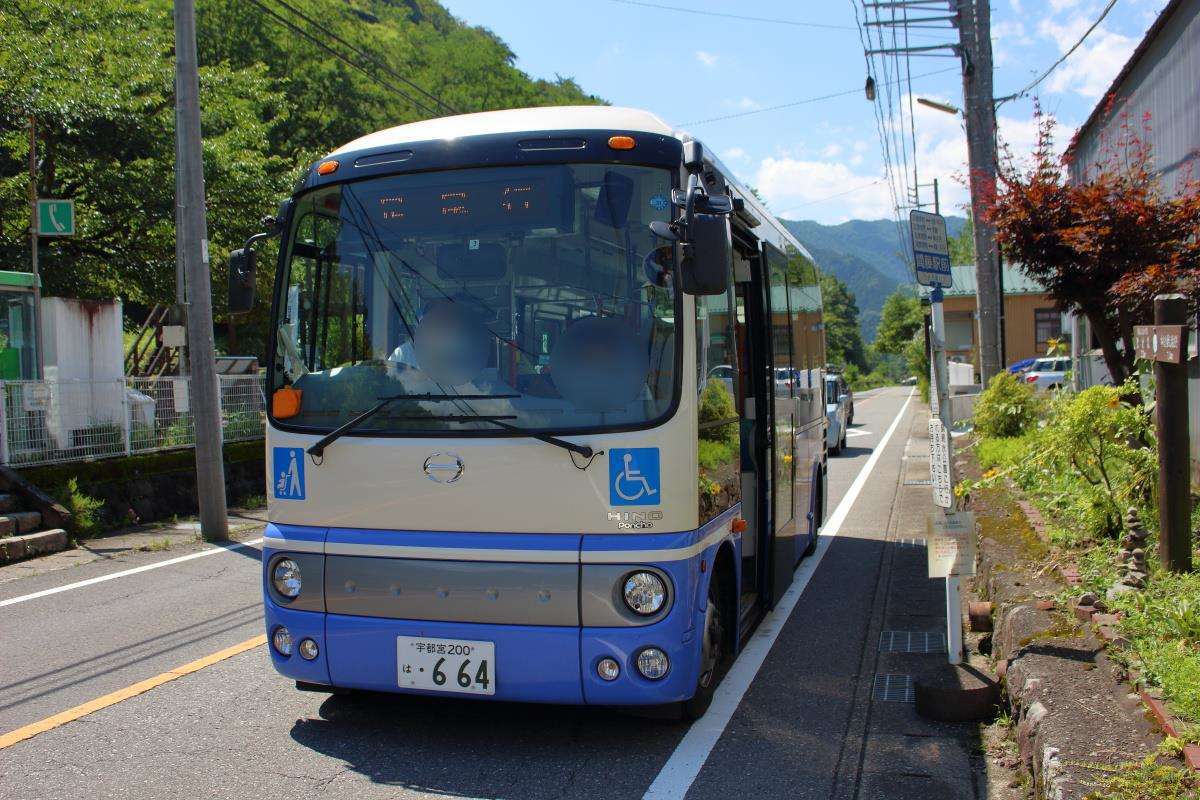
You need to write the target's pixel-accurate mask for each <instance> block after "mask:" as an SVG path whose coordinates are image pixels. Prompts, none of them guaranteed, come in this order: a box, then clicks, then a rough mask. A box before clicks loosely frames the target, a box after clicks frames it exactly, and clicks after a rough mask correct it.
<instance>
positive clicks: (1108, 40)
mask: <svg viewBox="0 0 1200 800" xmlns="http://www.w3.org/2000/svg"><path fill="white" fill-rule="evenodd" d="M1090 24H1091V23H1090V22H1089V21H1088V20H1087V19H1086V18H1083V17H1076V18H1074V19H1072V20H1071V21H1069V22H1067V23H1065V24H1060V23H1058V22H1055V21H1054V20H1050V19H1045V20H1042V22H1041V24H1040V25H1039V26H1038V32H1039V33H1040V34H1041V35H1042V36H1044V37H1046V38H1049V39H1052V40H1054V43H1055V44H1056V45H1058V51H1059V52H1060V53H1065V52H1066V51H1067V50H1068V49H1069V48H1070V47H1071V46H1072V45H1073V44H1075V42H1077V41H1079V37H1080V36H1082V35H1083V32H1084V31H1085V30H1087V28H1088V26H1089V25H1090ZM1136 46H1137V41H1136V40H1135V39H1134V38H1133V37H1131V36H1125V35H1123V34H1120V33H1114V32H1113V31H1110V30H1107V29H1105V28H1104V27H1099V28H1097V29H1096V30H1094V31H1093V32H1092V34H1091V35H1090V36H1089V37H1088V38H1087V40H1086V41H1085V42H1084V43H1083V45H1082V46H1081V47H1080V48H1079V49H1078V50H1076V51H1075V52H1074V53H1072V54H1071V57H1070V58H1068V59H1067V60H1066V61H1065V62H1063V64H1062V65H1061V66H1059V67H1058V69H1056V70H1055V71H1054V72H1053V73H1052V74H1051V75H1050V78H1049V79H1048V80H1047V81H1046V84H1045V85H1046V89H1047V90H1048V91H1051V92H1066V91H1071V92H1075V93H1076V94H1079V95H1082V96H1084V97H1087V98H1089V99H1095V98H1098V97H1100V96H1101V95H1103V94H1104V92H1105V91H1106V90H1107V89H1108V87H1109V84H1111V83H1112V80H1113V78H1115V77H1116V75H1117V72H1119V71H1120V69H1121V66H1122V65H1123V64H1124V63H1125V62H1126V61H1127V60H1128V59H1129V56H1131V55H1132V54H1133V50H1134V48H1135V47H1136Z"/></svg>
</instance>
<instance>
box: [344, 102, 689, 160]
mask: <svg viewBox="0 0 1200 800" xmlns="http://www.w3.org/2000/svg"><path fill="white" fill-rule="evenodd" d="M557 130H564V131H586V130H619V131H632V132H638V131H641V132H643V133H656V134H661V135H663V136H674V135H676V134H675V130H674V129H673V128H672V127H671V126H670V125H668V124H667V123H665V122H663V121H662V120H661V119H659V118H658V117H656V116H655V115H654V114H651V113H650V112H649V111H642V110H640V109H637V108H620V107H617V106H543V107H540V108H513V109H507V110H504V111H481V112H479V113H477V114H460V115H458V116H453V117H437V118H435V119H425V120H421V121H420V122H410V123H408V124H407V125H398V126H396V127H395V128H388V129H386V130H382V131H378V132H377V133H369V134H367V135H366V136H363V137H360V138H358V139H355V140H354V141H352V142H350V143H348V144H345V145H343V146H342V147H339V148H338V149H337V150H335V151H334V152H333V153H332V154H331V155H337V154H339V153H347V152H353V151H355V150H364V149H366V148H370V147H381V146H386V145H401V144H410V143H414V142H428V141H432V140H435V139H460V138H462V137H464V136H486V135H488V134H494V133H519V132H521V131H557Z"/></svg>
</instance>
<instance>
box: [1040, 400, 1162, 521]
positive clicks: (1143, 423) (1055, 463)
mask: <svg viewBox="0 0 1200 800" xmlns="http://www.w3.org/2000/svg"><path fill="white" fill-rule="evenodd" d="M1136 392H1137V388H1136V386H1135V385H1133V384H1130V385H1126V386H1124V387H1113V386H1093V387H1091V388H1090V389H1085V390H1084V391H1082V392H1080V393H1079V394H1076V395H1071V394H1063V395H1060V396H1059V397H1057V398H1056V399H1055V401H1054V403H1053V405H1052V406H1051V410H1050V414H1049V418H1048V420H1047V423H1046V425H1045V426H1044V427H1043V428H1041V429H1040V430H1039V431H1038V432H1037V435H1036V437H1035V438H1034V442H1035V445H1034V447H1033V448H1032V449H1031V454H1032V457H1031V458H1030V459H1028V460H1027V461H1026V462H1025V463H1024V464H1023V465H1022V466H1021V468H1020V470H1019V472H1018V482H1019V483H1020V484H1021V485H1022V487H1023V488H1026V489H1027V490H1029V491H1030V492H1031V493H1033V494H1034V496H1035V498H1036V499H1037V500H1039V505H1041V506H1042V507H1043V508H1044V509H1045V510H1047V511H1049V512H1050V514H1051V515H1052V516H1053V517H1055V518H1056V519H1057V520H1058V521H1059V522H1060V523H1061V524H1062V525H1063V527H1064V528H1066V529H1068V530H1069V531H1072V532H1075V533H1076V534H1077V535H1079V536H1080V537H1082V538H1091V539H1093V540H1095V539H1100V538H1103V537H1115V536H1118V535H1119V534H1120V533H1121V531H1122V530H1123V526H1122V521H1121V518H1122V515H1123V514H1124V512H1125V510H1126V509H1127V508H1129V507H1130V506H1131V505H1132V506H1135V507H1137V508H1139V509H1141V510H1142V512H1143V513H1142V519H1143V520H1144V521H1146V522H1148V523H1150V522H1151V521H1152V520H1153V519H1154V517H1155V515H1154V513H1153V506H1152V497H1153V491H1154V480H1155V474H1156V473H1157V469H1158V460H1157V457H1156V455H1155V450H1154V448H1153V447H1152V446H1147V445H1148V444H1152V443H1153V438H1154V437H1153V433H1152V431H1151V428H1150V419H1149V417H1148V415H1147V414H1146V410H1145V408H1144V407H1143V406H1142V405H1140V404H1135V403H1132V402H1129V401H1130V399H1132V398H1133V397H1134V396H1135V394H1136Z"/></svg>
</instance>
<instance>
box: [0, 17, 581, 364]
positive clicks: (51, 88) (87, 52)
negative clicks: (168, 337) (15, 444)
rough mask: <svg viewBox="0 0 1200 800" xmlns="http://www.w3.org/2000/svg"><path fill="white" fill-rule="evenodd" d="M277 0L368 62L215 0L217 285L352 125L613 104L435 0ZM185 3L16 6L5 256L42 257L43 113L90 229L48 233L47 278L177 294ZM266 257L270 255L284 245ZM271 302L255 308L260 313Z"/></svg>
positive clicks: (204, 50)
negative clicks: (179, 28)
mask: <svg viewBox="0 0 1200 800" xmlns="http://www.w3.org/2000/svg"><path fill="white" fill-rule="evenodd" d="M269 7H270V8H272V10H273V11H275V12H276V13H277V14H278V15H279V16H280V17H282V18H283V19H285V20H288V21H289V22H291V23H292V24H293V25H294V26H295V28H299V29H300V30H304V31H307V32H309V33H311V34H312V35H313V37H314V38H315V39H317V40H318V41H321V42H323V43H324V44H325V45H326V46H329V47H332V48H334V49H336V50H338V51H340V52H342V53H343V54H344V55H346V56H348V57H349V58H350V59H352V60H354V61H357V62H360V63H361V64H363V65H364V66H365V67H366V72H367V73H368V74H364V72H362V71H358V70H356V69H354V68H353V67H351V66H349V65H347V64H345V63H343V62H342V61H340V60H338V59H337V58H335V57H334V56H333V55H331V54H330V53H329V52H328V51H327V50H325V49H323V48H322V47H321V46H318V45H317V44H315V43H314V42H312V41H310V40H308V39H306V38H304V37H303V36H301V35H300V34H299V33H297V32H296V30H295V29H293V28H289V27H287V26H286V25H285V24H284V23H283V22H282V21H280V20H279V19H277V18H275V17H272V16H270V15H269V14H267V13H265V12H264V11H263V10H262V9H261V8H259V7H258V6H257V5H255V4H254V3H252V2H250V0H199V2H198V3H197V27H198V30H197V39H198V47H199V57H200V67H201V68H200V102H201V110H202V129H203V135H204V167H205V189H206V194H207V198H206V199H207V203H208V228H209V240H210V245H209V252H210V253H211V255H212V263H213V273H214V274H213V286H214V287H221V286H223V285H224V283H225V280H226V278H225V270H226V262H225V254H226V253H227V252H228V251H229V250H231V249H232V248H234V247H237V246H239V245H240V244H241V243H242V242H243V241H244V240H245V238H246V237H247V236H248V235H250V234H251V233H254V232H256V231H257V230H258V228H259V222H258V220H259V218H260V217H262V216H263V215H265V214H269V213H272V212H273V211H274V209H275V207H276V205H277V203H278V201H279V200H280V199H282V198H283V197H284V196H286V195H287V193H288V191H289V188H290V186H291V185H292V183H293V180H294V178H295V177H296V176H297V175H298V174H299V173H300V171H301V170H302V169H303V168H304V167H306V166H307V165H308V164H309V163H311V162H312V161H313V160H315V159H316V158H318V157H319V156H321V155H322V154H324V153H326V152H328V151H329V150H330V149H332V148H334V147H336V146H338V145H341V144H343V143H345V142H346V141H349V140H351V139H353V138H356V137H358V136H361V135H363V134H366V133H369V132H371V131H374V130H378V129H381V128H385V127H390V126H392V125H398V124H402V123H405V122H411V121H414V120H417V119H421V118H424V117H430V116H439V115H442V114H447V113H453V112H452V111H450V110H449V109H455V110H459V111H464V112H466V111H479V110H485V109H496V108H505V107H515V106H528V105H552V104H562V103H594V102H597V100H596V98H594V97H591V96H589V95H587V94H585V93H584V92H583V91H581V90H580V89H579V87H578V86H577V85H576V84H575V83H574V82H573V81H571V80H569V79H566V78H559V79H557V80H555V81H542V80H532V79H530V78H529V77H528V76H526V75H525V74H524V73H522V72H521V71H520V70H518V69H517V68H516V67H515V65H514V62H515V56H514V54H513V53H512V51H511V50H510V49H509V48H508V47H507V46H506V45H505V44H504V42H502V41H501V40H500V39H499V38H497V37H496V36H495V35H494V34H492V33H491V32H490V31H487V30H485V29H482V28H475V27H470V26H468V25H466V24H464V23H462V22H461V21H459V20H457V19H455V18H454V17H453V16H451V15H450V14H449V13H448V12H447V11H446V10H445V9H444V8H442V6H441V5H439V4H438V3H436V2H432V0H358V2H354V3H345V2H339V0H286V5H285V3H283V2H272V3H271V4H270V6H269ZM171 9H172V5H171V2H170V0H89V1H88V2H86V3H51V2H49V0H8V1H7V2H5V3H3V4H0V268H5V269H26V268H27V265H28V263H29V237H28V225H29V206H28V195H27V192H28V177H27V175H28V173H27V163H26V162H27V157H28V128H29V124H30V121H31V120H32V121H33V122H34V124H35V125H36V128H37V131H38V140H39V155H40V158H41V164H40V169H39V171H38V194H39V196H40V197H60V198H71V199H74V200H75V206H76V213H77V217H78V219H77V235H76V236H74V237H70V238H62V239H49V240H48V239H43V240H42V244H41V248H40V261H41V271H42V276H43V284H44V286H45V288H46V292H47V293H48V294H59V295H67V296H72V297H83V298H93V299H98V298H110V297H114V296H118V297H121V298H123V299H124V300H126V302H127V303H133V304H150V303H155V302H171V301H173V299H174V281H175V226H174V206H175V201H174V161H175V158H174V147H175V143H174V136H175V121H174V34H173V20H172V16H171ZM301 15H303V16H301ZM304 17H308V18H309V20H313V21H316V22H319V24H320V25H321V26H323V27H325V28H327V29H328V30H329V31H330V32H331V33H333V34H335V35H336V36H337V37H338V38H340V39H342V40H343V41H344V43H345V44H343V43H340V42H338V41H336V40H334V39H333V38H332V37H330V36H328V35H326V34H323V33H321V32H320V31H319V30H318V29H317V28H315V27H314V26H313V24H311V23H310V22H309V21H306V20H305V19H304ZM350 47H353V48H355V49H357V50H359V51H361V53H360V54H355V53H353V52H352V51H351V50H350V49H349V48H350ZM398 76H399V77H398ZM406 81H408V82H411V84H415V85H416V86H419V87H421V89H423V90H424V91H425V92H428V94H429V95H433V96H436V97H437V98H440V100H441V101H442V103H441V104H439V103H438V102H436V101H434V100H432V99H430V97H429V96H427V95H425V94H422V92H421V91H418V90H417V89H414V88H413V87H412V85H410V83H407V82H406ZM260 263H262V264H264V265H269V264H271V263H272V262H271V259H270V254H269V253H268V252H264V253H263V258H261V259H260ZM271 273H272V270H271V269H270V268H269V266H268V268H266V269H260V270H259V277H260V280H261V286H260V289H262V290H266V289H267V287H268V286H269V284H270V281H271V279H272V274H271ZM215 294H216V295H217V297H216V298H215V299H216V302H215V303H214V306H215V311H216V313H217V316H218V319H220V318H222V317H223V316H224V312H223V309H224V298H223V296H222V295H223V293H222V292H221V291H220V290H219V288H218V290H217V291H216V292H215ZM265 307H266V304H263V303H260V304H259V309H258V311H257V314H258V315H259V319H258V323H259V325H260V326H261V323H262V320H261V316H262V315H263V314H265ZM248 349H253V348H248Z"/></svg>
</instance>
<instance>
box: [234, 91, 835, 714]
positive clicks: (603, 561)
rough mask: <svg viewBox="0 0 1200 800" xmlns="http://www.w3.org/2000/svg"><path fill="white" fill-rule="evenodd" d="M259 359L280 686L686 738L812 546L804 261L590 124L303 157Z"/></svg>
mask: <svg viewBox="0 0 1200 800" xmlns="http://www.w3.org/2000/svg"><path fill="white" fill-rule="evenodd" d="M270 227H271V230H270V231H269V232H267V233H264V234H260V235H258V236H255V237H252V239H251V241H250V242H248V243H247V247H246V248H245V249H243V250H239V251H236V252H235V253H233V254H232V256H231V262H230V275H231V278H230V309H231V310H232V311H234V312H240V311H244V310H246V309H248V308H249V305H250V304H251V303H252V302H253V285H254V257H253V249H252V248H253V245H254V243H255V242H256V241H258V240H260V239H262V238H265V237H268V236H276V235H278V236H280V237H281V245H280V258H279V263H278V271H277V275H276V279H275V290H274V296H273V297H272V306H271V323H270V325H271V327H270V330H271V336H270V344H269V348H268V349H269V352H268V361H269V364H268V375H267V382H268V394H269V400H270V402H269V403H268V406H269V414H268V426H267V445H266V450H267V452H266V458H267V473H268V475H267V478H268V500H269V503H268V507H269V518H270V523H269V525H268V527H267V532H266V539H265V544H264V548H263V593H264V604H265V608H266V626H267V635H268V639H269V641H270V644H269V648H270V653H271V659H272V661H273V663H274V665H275V667H276V669H277V670H278V671H279V672H281V673H282V674H284V675H285V676H287V677H288V678H291V679H293V680H295V681H296V684H297V686H298V687H299V688H301V689H307V690H316V691H344V690H356V689H361V690H376V691H386V692H412V693H419V694H442V693H447V694H452V695H456V696H469V697H481V698H488V699H495V700H511V701H532V702H549V703H577V704H595V705H606V706H613V705H616V706H620V705H652V704H653V705H659V704H678V706H679V708H680V709H681V710H682V712H683V713H684V714H686V715H688V716H691V717H696V716H699V715H700V714H703V713H704V710H705V709H706V708H707V706H708V703H709V702H710V701H711V698H712V694H713V691H714V689H715V687H716V685H717V682H718V681H719V680H720V676H721V675H722V673H723V671H724V670H725V669H726V668H727V667H728V665H729V664H730V663H731V662H732V660H733V659H734V658H735V657H736V654H737V652H738V650H739V649H740V647H741V645H742V643H743V642H744V641H745V640H746V638H747V637H748V636H749V634H750V632H751V631H752V630H753V628H754V626H755V624H756V623H757V622H758V620H759V619H760V618H761V617H762V615H763V613H764V612H765V611H766V610H767V609H769V608H770V607H771V606H772V605H773V604H774V603H775V602H776V601H777V600H778V598H779V597H780V596H781V595H782V593H783V591H784V590H785V589H786V588H787V586H788V585H789V584H790V582H791V580H792V573H793V571H794V569H795V567H796V564H797V562H798V561H799V560H800V559H801V558H802V557H803V556H804V555H805V554H806V553H809V552H811V551H812V550H813V548H814V546H815V544H816V541H817V532H818V528H819V527H820V525H821V522H822V519H823V517H824V511H825V473H826V448H825V424H826V423H825V413H824V411H825V409H824V404H823V400H822V386H823V379H822V367H823V364H824V363H825V352H824V332H823V324H822V310H821V296H820V290H819V288H818V281H817V270H816V266H815V265H814V263H813V261H812V259H811V258H810V257H809V255H808V254H807V253H806V252H805V250H804V248H803V247H801V245H800V244H799V242H797V241H796V240H795V239H794V238H793V237H792V236H791V235H790V234H789V233H788V231H787V230H786V229H785V228H784V227H783V225H781V224H780V223H779V222H778V221H777V220H775V219H774V218H773V217H772V216H771V214H770V213H769V212H768V211H767V210H766V209H765V208H764V207H763V205H762V204H761V203H759V202H758V201H757V200H756V199H755V197H754V196H753V194H752V193H751V192H750V191H748V190H746V189H745V188H744V187H742V186H740V185H739V184H738V183H737V182H736V181H735V180H734V178H733V177H732V175H731V173H730V172H729V170H727V169H726V168H725V167H724V166H722V164H721V163H720V162H719V161H718V160H717V159H716V158H714V157H712V156H711V155H710V154H709V153H707V152H706V151H705V150H704V148H703V147H702V146H701V145H700V143H699V142H697V141H695V140H693V139H692V138H691V137H690V136H688V135H686V134H683V133H680V132H676V131H674V130H673V129H672V128H670V127H669V126H667V125H666V124H665V123H663V122H662V121H661V120H659V119H658V118H657V117H655V116H653V115H652V114H649V113H646V112H643V111H637V110H630V109H621V108H611V107H578V108H574V107H558V108H534V109H522V110H512V111H498V112H488V113H481V114H471V115H466V116H457V117H448V118H442V119H433V120H428V121H424V122H417V123H414V124H410V125H403V126H400V127H397V128H393V129H390V130H385V131H382V132H379V133H375V134H371V135H369V136H365V137H363V138H361V139H358V140H356V141H354V142H351V143H350V144H348V145H346V146H345V147H343V148H341V149H339V150H337V151H336V152H334V153H331V154H330V155H329V156H328V157H327V158H324V159H322V160H320V161H318V162H317V163H315V164H313V165H312V167H311V168H310V169H309V171H308V173H307V174H306V176H305V177H304V178H303V179H302V180H301V182H300V184H299V185H298V187H297V189H296V191H295V194H294V195H293V196H292V197H291V199H289V200H287V201H285V202H284V203H283V204H282V206H281V211H280V214H279V216H278V217H277V218H276V219H275V221H274V222H273V223H271V224H270Z"/></svg>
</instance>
